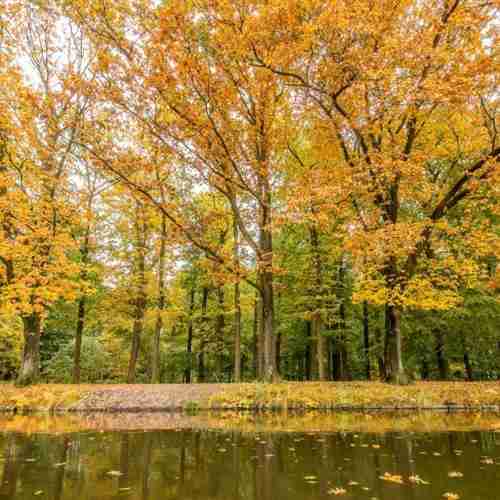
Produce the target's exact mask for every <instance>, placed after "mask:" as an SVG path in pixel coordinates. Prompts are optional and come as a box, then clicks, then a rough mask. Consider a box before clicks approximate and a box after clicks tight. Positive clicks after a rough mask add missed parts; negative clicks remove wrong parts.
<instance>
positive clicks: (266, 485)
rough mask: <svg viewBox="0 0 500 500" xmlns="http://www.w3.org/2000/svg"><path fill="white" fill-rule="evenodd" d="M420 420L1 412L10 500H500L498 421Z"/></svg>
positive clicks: (4, 483)
mask: <svg viewBox="0 0 500 500" xmlns="http://www.w3.org/2000/svg"><path fill="white" fill-rule="evenodd" d="M419 418H420V417H416V416H412V415H409V416H406V417H401V416H370V415H341V416H335V415H333V416H322V415H305V416H298V417H293V416H281V417H277V416H270V417H264V416H262V417H255V416H248V415H243V416H242V415H232V416H228V415H210V416H199V417H196V416H192V417H183V416H175V417H174V416H165V415H163V416H161V415H150V416H148V417H145V416H144V415H142V416H139V415H137V416H134V415H126V416H121V417H112V416H103V417H85V418H82V419H80V420H79V419H78V418H77V417H72V418H59V419H57V418H56V417H53V418H48V417H44V418H42V417H0V499H17V498H19V499H28V498H29V499H33V498H39V499H58V500H63V499H74V500H76V499H111V498H113V499H128V500H135V499H144V500H145V499H154V500H159V499H181V500H182V499H200V500H201V499H216V500H218V499H221V500H222V499H227V500H229V499H231V500H233V499H251V500H271V499H272V500H281V499H283V500H285V499H286V500H299V499H310V500H314V499H327V498H329V499H330V498H334V497H337V496H338V497H339V498H346V499H347V498H349V499H356V500H357V499H366V500H370V499H371V500H374V499H379V500H403V499H412V500H420V499H422V500H424V499H425V500H428V499H440V498H449V499H458V498H461V499H468V500H498V499H499V498H500V418H498V417H495V416H490V417H486V418H483V417H481V416H474V415H470V416H466V417H458V416H457V417H454V416H436V417H433V416H425V417H423V418H422V419H420V420H419ZM155 427H156V429H155ZM418 429H421V430H420V431H419V430H418Z"/></svg>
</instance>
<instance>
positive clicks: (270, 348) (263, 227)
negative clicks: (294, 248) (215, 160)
mask: <svg viewBox="0 0 500 500" xmlns="http://www.w3.org/2000/svg"><path fill="white" fill-rule="evenodd" d="M261 153H262V158H261V160H262V162H263V163H262V166H263V172H262V174H261V175H260V186H259V187H260V190H261V204H260V214H259V215H260V217H259V252H260V255H259V256H258V257H259V262H258V267H259V269H258V276H259V277H258V284H259V288H260V294H261V298H262V324H263V334H264V367H263V373H262V376H263V379H264V380H265V381H266V382H272V381H274V380H277V379H278V378H279V376H278V369H277V366H276V338H275V332H274V289H273V236H272V232H271V224H272V216H271V210H272V207H271V184H270V178H269V175H268V172H267V167H266V164H265V152H264V151H262V152H261Z"/></svg>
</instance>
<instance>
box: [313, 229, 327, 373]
mask: <svg viewBox="0 0 500 500" xmlns="http://www.w3.org/2000/svg"><path fill="white" fill-rule="evenodd" d="M309 237H310V243H311V250H312V256H313V264H314V277H315V278H314V282H315V290H314V295H315V296H316V297H319V300H318V301H317V302H318V303H317V304H314V306H315V308H314V309H315V310H314V317H313V320H312V330H313V332H312V334H313V337H314V338H315V339H316V357H317V363H318V379H319V380H322V381H324V380H327V379H328V376H327V356H326V341H325V338H324V337H323V321H322V318H321V309H322V307H323V300H322V295H323V273H322V262H321V256H320V250H319V236H318V231H317V230H316V227H315V226H313V225H311V226H310V227H309ZM314 302H316V300H315V301H314Z"/></svg>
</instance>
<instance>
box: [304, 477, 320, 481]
mask: <svg viewBox="0 0 500 500" xmlns="http://www.w3.org/2000/svg"><path fill="white" fill-rule="evenodd" d="M304 479H305V480H306V481H315V480H316V479H318V476H304Z"/></svg>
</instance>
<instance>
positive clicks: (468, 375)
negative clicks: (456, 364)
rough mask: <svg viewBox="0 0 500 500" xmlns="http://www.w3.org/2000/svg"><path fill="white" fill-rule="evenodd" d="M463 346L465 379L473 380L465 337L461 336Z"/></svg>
mask: <svg viewBox="0 0 500 500" xmlns="http://www.w3.org/2000/svg"><path fill="white" fill-rule="evenodd" d="M463 348H464V369H465V379H466V380H468V381H469V382H472V381H473V380H474V371H473V369H472V363H471V360H470V357H469V349H468V347H467V341H466V339H465V337H464V338H463Z"/></svg>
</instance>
